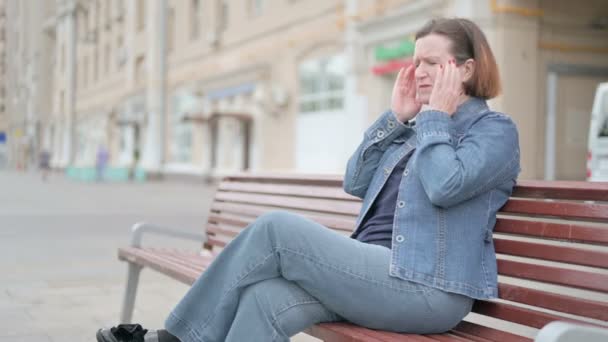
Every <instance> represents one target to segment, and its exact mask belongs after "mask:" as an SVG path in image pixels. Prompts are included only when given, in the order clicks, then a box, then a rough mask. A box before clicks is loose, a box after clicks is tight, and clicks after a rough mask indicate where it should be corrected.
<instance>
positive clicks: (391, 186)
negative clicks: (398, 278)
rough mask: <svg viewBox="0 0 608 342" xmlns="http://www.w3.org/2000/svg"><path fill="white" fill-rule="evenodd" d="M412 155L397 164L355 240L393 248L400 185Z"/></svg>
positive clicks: (409, 154)
mask: <svg viewBox="0 0 608 342" xmlns="http://www.w3.org/2000/svg"><path fill="white" fill-rule="evenodd" d="M411 155H412V154H411V153H408V154H407V155H406V156H404V157H403V159H401V160H400V161H399V163H397V165H396V166H395V168H394V169H393V172H392V173H391V175H390V176H389V178H388V179H387V181H386V183H385V184H384V187H383V188H382V190H380V193H379V194H378V197H376V199H375V200H374V203H372V206H371V207H370V209H369V211H368V212H367V215H365V219H364V220H363V222H362V223H361V228H359V233H358V234H357V235H356V236H355V239H357V240H359V241H361V242H365V243H372V244H376V245H381V246H384V247H386V248H389V249H390V248H391V240H392V236H393V219H394V217H395V207H396V205H397V195H398V193H399V184H400V183H401V177H403V171H404V170H405V167H406V165H407V162H408V160H409V159H410V156H411Z"/></svg>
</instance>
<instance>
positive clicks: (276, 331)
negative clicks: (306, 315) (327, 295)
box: [270, 300, 320, 341]
mask: <svg viewBox="0 0 608 342" xmlns="http://www.w3.org/2000/svg"><path fill="white" fill-rule="evenodd" d="M308 304H320V302H319V301H318V300H314V301H311V300H306V301H299V302H295V303H291V304H288V305H286V307H284V308H281V309H279V310H278V312H277V313H276V314H275V313H273V315H272V320H271V321H270V323H271V324H272V327H273V328H274V330H275V331H274V332H273V334H272V341H274V340H275V338H276V337H277V335H279V333H278V331H280V332H281V333H283V335H285V336H287V334H286V333H285V332H284V331H283V329H281V327H280V326H279V325H278V324H277V321H278V320H279V317H278V316H279V315H281V314H282V313H284V312H285V311H287V310H289V309H291V308H294V307H296V306H300V305H308Z"/></svg>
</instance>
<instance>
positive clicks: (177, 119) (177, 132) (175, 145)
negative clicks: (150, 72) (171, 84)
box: [170, 92, 196, 163]
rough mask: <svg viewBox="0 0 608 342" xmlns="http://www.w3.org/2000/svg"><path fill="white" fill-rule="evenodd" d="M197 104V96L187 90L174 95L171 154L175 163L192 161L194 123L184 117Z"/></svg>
mask: <svg viewBox="0 0 608 342" xmlns="http://www.w3.org/2000/svg"><path fill="white" fill-rule="evenodd" d="M195 105H196V98H195V97H194V96H192V95H191V94H189V93H187V92H178V93H176V94H175V95H173V106H172V107H173V110H172V115H171V126H172V139H171V145H170V151H171V153H170V154H171V161H172V162H174V163H190V162H192V134H193V129H192V123H191V122H184V121H183V117H184V115H186V113H188V112H190V113H191V112H192V109H193V108H195Z"/></svg>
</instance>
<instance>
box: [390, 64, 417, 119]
mask: <svg viewBox="0 0 608 342" xmlns="http://www.w3.org/2000/svg"><path fill="white" fill-rule="evenodd" d="M414 71H415V68H414V65H410V66H409V67H407V69H405V70H404V69H403V68H401V70H399V75H397V80H396V81H395V85H394V86H393V95H392V98H391V110H392V111H393V113H395V115H396V116H397V119H398V120H399V121H401V122H404V123H405V122H407V121H408V120H411V119H413V118H414V117H415V116H416V114H418V112H419V111H420V107H422V104H421V103H419V102H418V101H417V100H416V79H415V78H414Z"/></svg>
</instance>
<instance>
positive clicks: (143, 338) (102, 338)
mask: <svg viewBox="0 0 608 342" xmlns="http://www.w3.org/2000/svg"><path fill="white" fill-rule="evenodd" d="M96 337H97V342H158V335H157V334H156V331H148V330H147V329H144V328H143V327H142V326H141V325H139V324H119V325H118V326H116V327H112V328H109V329H108V328H104V329H99V330H98V331H97V335H96Z"/></svg>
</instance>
